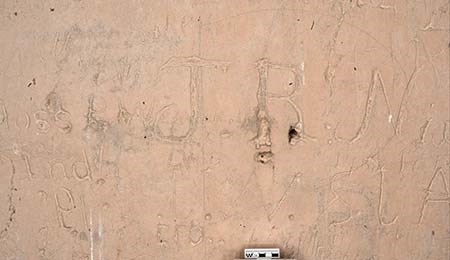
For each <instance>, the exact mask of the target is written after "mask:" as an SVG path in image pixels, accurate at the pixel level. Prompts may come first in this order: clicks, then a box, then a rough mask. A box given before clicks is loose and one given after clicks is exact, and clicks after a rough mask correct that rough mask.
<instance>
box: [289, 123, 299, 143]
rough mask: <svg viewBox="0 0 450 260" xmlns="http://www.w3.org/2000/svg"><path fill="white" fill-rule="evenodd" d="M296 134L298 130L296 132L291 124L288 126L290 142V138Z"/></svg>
mask: <svg viewBox="0 0 450 260" xmlns="http://www.w3.org/2000/svg"><path fill="white" fill-rule="evenodd" d="M296 136H298V132H297V130H295V128H294V127H292V126H291V127H290V128H289V132H288V138H289V142H291V140H292V139H293V138H295V137H296Z"/></svg>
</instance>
